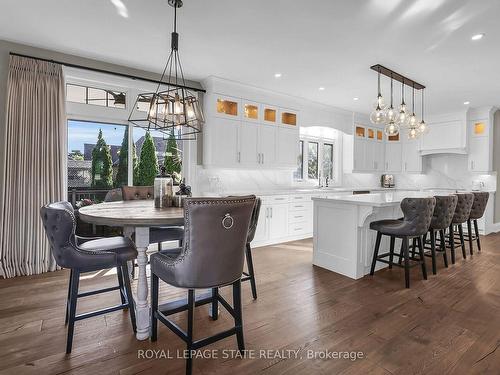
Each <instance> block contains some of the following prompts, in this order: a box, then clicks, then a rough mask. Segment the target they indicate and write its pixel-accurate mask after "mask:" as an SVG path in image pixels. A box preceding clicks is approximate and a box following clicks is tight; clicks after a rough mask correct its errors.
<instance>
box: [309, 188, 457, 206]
mask: <svg viewBox="0 0 500 375" xmlns="http://www.w3.org/2000/svg"><path fill="white" fill-rule="evenodd" d="M454 193H455V191H452V190H450V191H443V190H440V191H394V192H377V193H370V194H348V195H340V194H339V195H331V196H329V197H324V198H323V197H317V198H316V197H313V198H312V199H313V201H323V202H332V203H333V202H335V203H346V204H354V205H360V206H371V207H389V206H394V205H399V204H400V203H401V201H402V200H403V199H404V198H427V197H433V196H435V195H448V194H454Z"/></svg>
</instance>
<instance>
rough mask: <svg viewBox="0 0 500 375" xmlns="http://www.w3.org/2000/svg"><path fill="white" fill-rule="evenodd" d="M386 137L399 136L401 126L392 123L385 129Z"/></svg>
mask: <svg viewBox="0 0 500 375" xmlns="http://www.w3.org/2000/svg"><path fill="white" fill-rule="evenodd" d="M384 132H385V135H387V136H394V135H398V134H399V125H398V124H396V123H395V122H394V121H390V122H389V123H388V124H387V125H386V126H385V128H384Z"/></svg>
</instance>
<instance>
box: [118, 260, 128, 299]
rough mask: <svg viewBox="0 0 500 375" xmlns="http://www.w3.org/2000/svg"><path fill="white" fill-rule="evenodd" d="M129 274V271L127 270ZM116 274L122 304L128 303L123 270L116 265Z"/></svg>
mask: <svg viewBox="0 0 500 375" xmlns="http://www.w3.org/2000/svg"><path fill="white" fill-rule="evenodd" d="M127 274H128V272H127ZM116 276H117V277H118V285H119V286H120V299H121V300H122V305H123V304H124V303H126V300H125V294H126V291H125V287H124V286H123V272H122V268H121V267H120V266H118V267H116Z"/></svg>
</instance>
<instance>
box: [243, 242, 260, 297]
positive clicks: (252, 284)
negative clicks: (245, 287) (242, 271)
mask: <svg viewBox="0 0 500 375" xmlns="http://www.w3.org/2000/svg"><path fill="white" fill-rule="evenodd" d="M245 256H246V258H247V267H248V275H249V276H250V287H251V288H252V296H253V299H257V286H256V285H255V273H254V269H253V259H252V248H251V247H250V244H249V243H247V246H246V251H245Z"/></svg>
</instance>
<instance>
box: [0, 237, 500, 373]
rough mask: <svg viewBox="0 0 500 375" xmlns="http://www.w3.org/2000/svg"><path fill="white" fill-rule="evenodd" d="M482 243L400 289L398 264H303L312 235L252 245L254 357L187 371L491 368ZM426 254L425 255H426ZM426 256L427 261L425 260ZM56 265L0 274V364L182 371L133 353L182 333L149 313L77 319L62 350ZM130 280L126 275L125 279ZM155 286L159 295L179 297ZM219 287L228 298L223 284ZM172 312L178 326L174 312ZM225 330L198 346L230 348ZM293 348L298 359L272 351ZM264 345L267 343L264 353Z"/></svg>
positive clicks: (24, 369)
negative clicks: (333, 268) (146, 329)
mask: <svg viewBox="0 0 500 375" xmlns="http://www.w3.org/2000/svg"><path fill="white" fill-rule="evenodd" d="M482 245H483V251H482V252H481V253H475V254H474V256H472V257H468V258H467V259H466V260H462V259H458V258H457V259H458V261H457V263H456V264H455V265H450V267H449V268H444V267H443V264H442V260H441V259H438V274H437V275H436V276H429V280H427V281H424V280H422V277H421V274H420V272H419V270H418V269H416V268H414V269H412V272H411V278H412V287H411V289H405V288H404V281H403V280H404V275H403V272H402V271H401V270H399V269H393V270H388V269H385V270H381V271H379V272H377V273H376V274H375V276H374V277H365V278H363V279H361V280H351V279H349V278H346V277H343V276H341V275H338V274H335V273H332V272H329V271H327V270H324V269H321V268H318V267H314V266H312V265H311V260H312V241H311V240H304V241H296V242H291V243H286V244H280V245H275V246H268V247H263V248H256V249H254V250H253V254H254V267H255V269H256V273H257V288H258V292H259V298H258V299H257V300H255V301H254V300H253V299H252V297H251V292H250V288H249V285H246V284H244V286H243V298H242V302H243V313H244V316H243V320H244V331H245V340H246V348H247V349H248V350H251V351H254V354H255V355H257V357H259V355H260V353H259V351H260V350H264V351H266V350H271V351H274V352H272V353H274V354H275V356H274V357H269V356H268V357H267V358H255V359H250V358H244V359H239V358H218V359H196V360H195V361H194V370H195V373H196V374H203V375H208V374H231V375H232V374H238V375H239V374H243V375H245V374H255V373H262V374H312V373H314V374H334V373H335V374H337V373H338V374H346V375H351V374H365V373H370V374H381V375H382V374H384V375H385V374H424V373H425V374H439V375H442V374H498V373H499V371H498V369H499V368H500V251H499V250H498V249H500V235H490V236H487V237H483V238H482ZM428 261H429V260H428ZM429 262H430V261H429ZM67 281H68V272H67V271H66V270H62V271H57V272H52V273H48V274H44V275H38V276H29V277H21V278H15V279H8V280H3V279H2V280H0V374H14V375H24V374H36V375H42V374H93V373H99V374H121V375H132V374H141V375H145V374H182V373H183V372H184V360H183V359H182V358H175V359H142V358H138V350H148V349H154V350H157V351H158V350H164V353H166V354H170V355H173V356H176V354H177V351H180V352H182V350H184V348H185V346H184V343H183V342H182V341H181V340H180V339H179V338H178V337H177V336H175V335H174V334H173V333H172V332H170V331H169V330H168V329H167V328H166V327H164V326H162V325H161V324H160V329H159V336H158V341H157V342H155V343H150V342H149V341H143V342H139V341H137V340H136V339H135V337H134V335H133V333H132V330H131V325H130V320H129V315H128V314H127V312H115V313H111V314H106V315H104V316H100V317H96V318H92V319H88V320H84V321H79V322H77V324H76V328H75V338H74V349H73V353H72V354H71V355H69V356H67V355H66V354H65V353H64V350H65V340H66V330H65V327H64V309H65V298H66V293H67ZM115 283H116V275H115V274H114V271H112V270H110V271H104V272H98V273H94V274H89V275H86V278H85V279H83V280H82V282H81V284H82V288H83V289H85V290H90V289H93V288H96V287H108V286H112V285H114V284H115ZM134 283H135V282H134ZM185 294H186V293H185V291H183V290H180V289H176V288H173V287H170V286H167V285H165V284H161V285H160V301H163V302H164V301H168V300H171V299H176V298H179V297H180V296H185ZM221 294H222V295H223V296H224V297H225V298H227V300H228V301H229V302H231V291H230V290H229V289H228V288H223V289H222V290H221ZM119 300H120V299H119V295H118V294H117V293H108V294H106V295H100V296H93V297H90V298H85V299H82V300H81V301H79V303H78V311H88V310H93V309H97V308H100V307H103V306H106V305H113V304H115V303H118V302H119ZM173 319H174V320H175V321H176V322H177V323H178V324H179V325H181V326H183V327H184V326H185V324H186V320H185V314H177V315H176V316H174V317H173ZM194 324H195V336H196V337H197V338H202V337H204V336H208V335H211V334H213V333H215V332H217V331H219V330H223V329H225V328H227V327H230V326H231V324H233V321H232V318H231V316H230V315H229V314H228V313H227V312H225V311H224V309H223V308H221V313H220V318H219V320H218V321H215V322H214V321H212V320H211V319H210V318H209V316H208V310H207V307H206V306H203V307H199V308H197V309H196V312H195V323H194ZM236 348H237V346H236V339H235V338H234V337H231V338H227V339H225V340H222V341H220V342H217V343H215V344H213V345H211V346H210V347H207V349H210V350H212V349H213V350H215V351H217V353H218V355H219V356H222V353H223V350H235V349H236ZM286 351H294V352H296V353H297V358H286V356H285V357H284V358H283V357H280V356H277V355H276V353H278V352H286ZM324 351H330V352H333V351H341V352H345V351H360V352H363V359H357V360H354V361H353V360H349V359H321V358H318V357H317V358H315V359H310V358H308V353H311V352H312V353H321V352H324ZM266 353H267V354H270V353H268V352H266Z"/></svg>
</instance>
